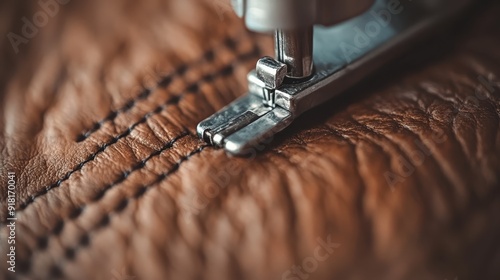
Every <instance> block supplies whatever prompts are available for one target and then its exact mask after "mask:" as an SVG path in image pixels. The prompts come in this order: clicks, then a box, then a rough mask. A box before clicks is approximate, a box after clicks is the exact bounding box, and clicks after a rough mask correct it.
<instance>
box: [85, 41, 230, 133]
mask: <svg viewBox="0 0 500 280" xmlns="http://www.w3.org/2000/svg"><path fill="white" fill-rule="evenodd" d="M223 45H225V46H226V47H228V48H229V49H231V50H235V49H236V47H237V41H236V40H235V39H233V38H230V37H228V38H226V39H225V40H223ZM214 59H215V53H214V50H208V51H206V52H205V53H204V54H203V55H202V56H201V59H198V60H195V61H194V62H191V63H189V64H182V65H180V66H179V67H178V68H177V69H176V70H174V71H173V72H172V73H170V74H169V75H167V76H165V77H162V78H161V79H160V80H159V81H158V82H157V83H156V87H161V88H165V87H167V86H168V85H170V83H171V82H172V81H173V78H174V77H175V76H183V75H184V74H185V73H186V72H187V70H188V69H189V68H190V67H195V66H196V65H198V64H201V63H203V62H211V61H213V60H214ZM152 92H153V89H151V88H145V89H143V90H142V91H141V93H140V94H139V95H138V96H137V97H135V98H133V99H130V100H128V101H127V102H126V103H125V105H123V106H122V107H120V108H118V109H116V110H112V111H111V112H110V113H109V114H108V115H107V116H106V117H105V118H104V119H102V120H99V121H97V122H96V123H94V125H93V126H92V127H91V128H90V129H89V130H87V131H85V132H83V133H81V134H80V135H78V136H77V139H76V141H77V142H82V141H84V140H85V139H87V138H88V137H89V136H90V135H92V134H93V133H94V132H96V131H98V130H99V129H100V128H101V127H102V125H103V124H104V123H105V122H108V121H114V119H116V117H117V116H118V115H119V114H120V113H124V112H127V111H129V110H130V109H132V108H133V107H134V106H135V104H136V102H137V101H139V100H143V99H146V98H148V97H149V95H151V93H152Z"/></svg>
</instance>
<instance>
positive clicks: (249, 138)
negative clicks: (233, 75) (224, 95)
mask: <svg viewBox="0 0 500 280" xmlns="http://www.w3.org/2000/svg"><path fill="white" fill-rule="evenodd" d="M469 2H471V1H469V0H456V1H453V0H434V1H433V0H419V1H418V0H415V1H412V0H400V1H398V0H375V1H374V0H357V1H347V0H308V1H303V0H273V1H270V0H233V1H232V4H233V8H234V10H235V12H236V13H237V14H238V15H239V16H241V17H242V18H244V21H245V24H246V26H247V27H248V29H250V30H252V31H255V32H262V33H268V32H274V37H275V57H274V58H271V57H263V58H261V59H259V61H258V62H257V65H256V68H255V70H253V71H251V72H250V73H249V74H248V94H246V95H245V96H243V97H241V98H239V99H238V100H236V101H234V102H233V103H231V104H229V105H228V106H226V107H225V108H223V109H222V110H220V111H219V112H217V113H215V114H214V115H212V116H211V117H209V118H207V119H206V120H204V121H202V122H201V123H200V124H198V127H197V132H198V135H199V137H200V138H202V139H204V140H205V141H206V142H207V143H210V144H212V145H215V146H218V147H223V148H224V149H225V150H226V151H228V152H229V153H231V154H235V155H244V154H247V153H249V152H253V150H254V147H255V146H256V145H259V143H261V142H262V141H264V140H266V139H269V138H270V137H272V136H273V135H274V134H276V133H278V132H279V131H281V130H283V129H284V128H286V127H287V126H288V125H290V123H291V122H292V121H293V120H294V119H295V118H297V117H298V116H299V115H300V114H302V113H304V112H305V111H307V110H310V109H311V108H313V107H315V106H317V105H320V104H322V103H323V102H325V101H327V100H329V99H331V98H332V97H334V96H336V95H338V94H339V93H342V92H343V91H345V90H346V89H347V88H349V87H351V86H353V85H354V84H356V83H357V82H359V81H360V80H361V79H363V78H364V77H366V76H367V75H368V74H370V73H371V72H373V71H374V70H376V69H377V68H379V67H380V66H382V65H383V64H384V63H387V62H388V61H389V60H390V59H393V58H395V57H396V56H397V55H400V54H401V52H402V51H403V50H406V49H408V47H409V46H411V44H412V43H414V42H416V41H417V40H420V39H421V38H422V37H424V36H425V35H428V34H429V33H432V32H431V31H432V30H434V29H436V28H437V27H441V26H442V25H443V24H444V23H447V22H449V21H450V20H451V19H452V18H453V17H454V16H455V15H457V14H458V13H459V12H460V11H462V10H463V9H464V8H465V7H466V6H467V4H468V3H469Z"/></svg>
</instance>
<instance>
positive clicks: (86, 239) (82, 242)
mask: <svg viewBox="0 0 500 280" xmlns="http://www.w3.org/2000/svg"><path fill="white" fill-rule="evenodd" d="M210 147H211V146H209V145H206V144H204V145H201V146H199V147H197V148H195V149H194V150H192V151H191V152H189V153H188V154H187V155H185V156H183V157H181V158H180V159H179V160H177V162H176V163H174V165H172V166H171V167H170V168H169V169H168V170H167V171H165V172H163V173H161V174H158V175H157V176H156V178H155V179H154V180H153V181H152V182H151V183H149V184H146V185H143V186H142V187H141V188H139V190H138V191H137V192H136V193H134V194H133V195H132V196H130V197H124V198H122V200H121V201H120V202H119V203H117V206H116V207H115V208H114V209H113V210H111V211H110V212H109V213H106V214H105V215H104V216H103V217H102V218H101V219H100V220H99V222H97V223H96V224H95V225H94V226H93V227H92V228H91V229H90V230H89V231H88V232H84V233H83V235H82V236H81V237H80V239H79V242H78V243H77V244H76V245H75V246H73V248H71V247H67V248H64V251H65V253H64V254H65V258H66V259H67V260H74V258H75V255H76V252H77V250H78V249H80V247H82V248H83V247H86V246H89V245H90V242H91V240H90V235H91V234H93V233H94V232H95V231H97V230H99V229H104V228H105V227H107V226H109V225H110V220H111V219H110V216H111V215H112V214H113V213H116V214H118V213H120V212H121V211H123V210H124V209H125V208H126V207H127V206H128V204H129V201H130V200H137V199H140V198H141V197H142V196H143V195H144V194H146V192H148V191H149V190H151V189H152V188H153V187H154V186H155V185H157V184H159V183H161V182H163V181H164V180H166V179H167V178H169V177H170V176H171V175H172V174H174V173H175V172H176V171H178V170H179V168H180V166H181V165H182V164H183V163H184V162H187V161H188V160H189V159H190V158H192V157H193V156H195V155H197V154H199V153H201V152H202V151H203V150H205V148H210ZM99 199H100V198H99ZM99 199H98V200H96V201H93V203H98V201H99ZM70 220H74V219H73V218H71V219H70ZM61 223H62V224H63V226H61V228H62V227H64V223H65V221H64V220H61ZM61 232H62V230H59V231H57V232H56V231H54V230H53V231H52V234H49V235H47V236H45V237H42V238H41V239H42V240H43V241H39V243H43V244H44V246H39V244H37V248H38V250H37V249H35V250H34V251H33V254H32V255H35V253H36V252H41V251H43V250H45V249H46V248H47V247H48V246H47V245H48V239H49V237H50V236H51V235H59V234H60V233H61ZM30 269H31V267H30V268H28V270H27V271H26V273H29V271H30ZM52 269H53V270H60V268H59V267H57V265H56V266H55V267H53V268H52Z"/></svg>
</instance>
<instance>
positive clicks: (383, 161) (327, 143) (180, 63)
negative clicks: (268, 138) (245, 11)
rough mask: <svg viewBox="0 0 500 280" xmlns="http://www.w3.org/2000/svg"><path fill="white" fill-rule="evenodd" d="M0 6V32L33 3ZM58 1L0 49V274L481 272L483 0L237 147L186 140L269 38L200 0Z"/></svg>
mask: <svg viewBox="0 0 500 280" xmlns="http://www.w3.org/2000/svg"><path fill="white" fill-rule="evenodd" d="M1 5H2V6H3V7H2V9H0V10H2V12H1V14H2V16H0V23H1V24H0V26H1V31H2V34H4V33H5V34H7V33H8V32H15V33H17V34H20V33H21V32H22V30H21V29H22V21H21V20H20V19H21V18H22V17H23V16H26V17H27V18H29V19H31V18H32V16H33V15H34V14H35V13H36V12H37V11H39V10H40V7H39V6H38V4H37V3H35V2H33V4H32V6H22V5H21V4H17V3H16V2H14V1H10V2H6V3H2V4H1ZM60 7H61V9H60V11H59V12H58V13H57V14H56V15H55V16H54V17H50V19H49V22H48V23H47V25H46V26H44V27H43V28H40V30H39V32H38V33H37V34H36V36H34V37H33V38H32V39H30V40H29V42H28V43H26V44H21V45H20V46H19V53H17V54H15V53H14V50H13V48H12V46H11V44H10V42H9V40H5V39H4V40H2V41H1V42H2V43H1V45H0V48H1V49H0V54H1V56H2V58H1V59H2V67H1V68H0V88H1V92H2V95H1V100H2V101H1V109H0V110H1V111H0V112H1V114H0V118H1V121H0V128H1V136H0V147H1V158H0V173H1V180H2V183H1V184H0V186H1V187H0V188H1V190H2V191H1V192H0V198H1V202H0V204H1V207H0V209H1V211H0V221H1V222H2V228H1V229H0V240H1V242H0V252H1V254H0V260H1V262H0V268H1V271H2V273H1V274H0V275H1V276H0V278H6V277H12V276H13V275H15V276H17V277H18V278H19V279H57V278H64V279H282V277H283V276H285V278H284V279H306V277H308V278H307V279H323V278H324V279H461V280H462V279H497V278H496V277H498V275H500V267H499V266H498V263H500V250H499V248H500V243H499V242H498V236H500V223H499V222H500V221H499V220H500V218H499V216H498V213H499V211H500V193H499V190H500V189H499V187H500V186H499V180H500V178H499V175H500V134H499V116H500V77H499V75H500V37H499V36H498V34H500V18H499V17H498V14H499V13H500V5H499V4H497V3H493V2H486V3H485V2H483V4H480V5H478V7H476V8H475V9H471V11H469V12H468V13H467V14H466V16H464V20H462V21H461V22H460V23H458V25H455V26H454V27H453V29H452V30H451V31H448V32H446V33H440V34H439V35H438V36H435V37H434V38H433V39H432V40H428V41H426V42H424V43H422V45H420V46H418V47H417V48H415V49H414V50H413V51H411V52H408V53H406V56H405V57H402V58H401V59H399V60H398V62H396V63H394V64H392V65H389V66H387V67H385V68H383V69H380V71H378V72H377V73H376V75H375V76H373V77H372V78H371V79H369V80H366V81H365V82H363V83H361V84H360V85H358V86H357V87H355V88H354V89H352V90H350V91H349V92H348V93H346V94H345V95H344V96H343V97H341V98H337V99H336V100H333V101H331V102H328V103H327V104H325V105H324V106H322V107H320V108H319V109H316V110H314V111H313V112H310V113H307V114H306V115H304V116H303V117H301V118H300V119H298V120H297V121H296V122H295V123H294V124H293V125H292V126H291V127H290V128H289V129H287V130H286V131H285V132H283V133H282V134H280V135H278V136H277V137H275V138H274V139H273V142H272V144H271V145H270V146H269V147H268V148H266V149H265V150H263V151H261V152H259V153H258V154H256V155H255V156H252V157H250V158H234V157H230V156H228V155H226V154H225V153H224V152H223V151H221V150H217V149H214V148H212V147H207V146H205V144H204V143H203V142H202V141H200V140H198V139H197V137H196V135H195V128H196V124H197V123H198V122H199V121H200V120H202V119H204V118H205V117H207V116H209V115H210V114H212V113H214V112H215V111H216V110H218V109H219V108H221V107H223V106H224V105H226V104H227V103H229V102H230V101H232V100H233V99H235V98H236V97H237V96H240V95H241V94H243V93H244V91H245V87H246V74H247V72H248V71H249V70H250V69H251V68H253V67H254V65H255V62H256V60H257V59H258V58H259V57H260V56H262V55H264V54H267V55H271V54H272V39H271V38H269V37H267V36H262V35H255V34H250V33H248V32H246V31H245V29H244V26H242V23H241V21H240V20H239V19H237V18H236V16H234V15H233V14H232V13H231V11H230V10H229V6H227V5H226V4H225V3H224V2H218V1H210V2H201V1H194V0H192V1H174V0H172V1H154V0H147V1H72V2H70V3H68V4H66V5H61V6H60ZM7 11H9V12H7ZM3 38H5V37H3ZM9 171H11V172H15V173H16V178H17V189H16V194H17V212H16V216H17V219H18V220H17V224H16V225H17V226H16V233H17V235H16V244H17V246H16V256H17V258H16V261H17V262H16V270H17V272H16V273H15V274H12V273H10V272H7V271H6V268H7V265H6V250H7V247H6V242H5V241H6V238H7V236H8V231H7V228H6V226H5V224H6V218H7V212H6V202H5V201H6V196H7V189H6V188H7V186H6V179H5V178H6V176H7V175H6V174H7V172H9ZM321 240H322V241H321ZM325 242H326V243H328V242H329V243H334V245H332V247H328V246H326V247H325V244H324V243H325ZM318 246H319V247H318ZM317 248H320V249H317ZM318 250H319V252H320V255H321V257H325V255H326V257H325V258H324V260H323V258H322V260H323V261H318V260H316V261H314V260H313V259H314V258H316V259H317V257H318V256H317V254H316V253H317V252H316V251H318ZM330 250H331V251H330ZM314 263H316V264H317V267H315V266H314ZM304 264H305V266H306V267H305V270H304V268H302V274H301V275H297V274H290V275H288V276H286V275H287V274H286V272H287V270H290V269H291V268H292V266H302V265H304ZM307 266H309V267H307ZM304 271H311V272H310V273H305V272H304ZM284 273H285V274H284Z"/></svg>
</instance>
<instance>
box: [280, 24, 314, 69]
mask: <svg viewBox="0 0 500 280" xmlns="http://www.w3.org/2000/svg"><path fill="white" fill-rule="evenodd" d="M274 38H275V39H274V41H275V47H274V49H275V51H276V60H278V61H280V62H283V63H285V64H286V65H287V67H288V72H287V77H289V78H293V79H303V78H307V77H309V76H311V74H312V71H313V27H312V25H311V26H310V27H304V28H300V29H293V30H282V29H280V30H277V31H276V34H275V37H274Z"/></svg>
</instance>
